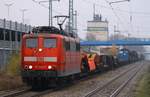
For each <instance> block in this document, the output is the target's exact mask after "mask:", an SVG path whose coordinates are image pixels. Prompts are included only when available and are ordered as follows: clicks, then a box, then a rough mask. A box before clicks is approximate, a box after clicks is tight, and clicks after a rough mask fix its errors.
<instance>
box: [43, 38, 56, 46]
mask: <svg viewBox="0 0 150 97" xmlns="http://www.w3.org/2000/svg"><path fill="white" fill-rule="evenodd" d="M44 47H45V48H56V39H48V38H47V39H44Z"/></svg>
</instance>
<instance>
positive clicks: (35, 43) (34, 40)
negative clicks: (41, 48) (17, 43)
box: [26, 38, 38, 48]
mask: <svg viewBox="0 0 150 97" xmlns="http://www.w3.org/2000/svg"><path fill="white" fill-rule="evenodd" d="M37 46H38V40H37V38H32V39H30V38H27V39H26V47H27V48H37Z"/></svg>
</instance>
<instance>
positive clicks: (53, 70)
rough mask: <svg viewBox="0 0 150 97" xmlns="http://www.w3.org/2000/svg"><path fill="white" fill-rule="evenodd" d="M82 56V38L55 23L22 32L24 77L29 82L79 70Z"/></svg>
mask: <svg viewBox="0 0 150 97" xmlns="http://www.w3.org/2000/svg"><path fill="white" fill-rule="evenodd" d="M80 60H81V58H80V44H79V38H77V37H76V36H75V35H73V34H70V35H67V34H65V32H64V31H63V30H59V29H57V28H55V27H37V28H36V29H34V33H32V34H25V35H24V36H23V39H22V60H21V62H22V78H23V81H24V82H25V83H27V84H28V85H32V86H34V85H37V82H38V83H39V82H40V83H41V84H42V85H43V84H44V83H46V82H50V81H52V80H54V79H55V80H56V79H58V78H62V77H68V76H71V75H74V74H78V73H80V71H81V70H80V63H81V62H80ZM43 81H44V83H43ZM46 84H48V83H46Z"/></svg>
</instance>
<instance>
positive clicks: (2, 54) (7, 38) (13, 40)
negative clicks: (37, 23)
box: [0, 19, 32, 69]
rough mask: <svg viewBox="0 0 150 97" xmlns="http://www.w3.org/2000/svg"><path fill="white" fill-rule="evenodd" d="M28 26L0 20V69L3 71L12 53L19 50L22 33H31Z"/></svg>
mask: <svg viewBox="0 0 150 97" xmlns="http://www.w3.org/2000/svg"><path fill="white" fill-rule="evenodd" d="M31 29H32V27H31V26H30V25H26V24H22V23H17V22H12V21H7V20H6V19H0V69H3V68H4V67H5V65H6V64H7V62H8V59H9V56H10V55H11V54H12V52H13V51H15V52H16V51H17V52H18V51H19V50H20V41H21V39H22V35H23V33H26V32H29V31H31Z"/></svg>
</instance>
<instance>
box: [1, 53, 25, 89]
mask: <svg viewBox="0 0 150 97" xmlns="http://www.w3.org/2000/svg"><path fill="white" fill-rule="evenodd" d="M21 86H24V85H23V82H22V79H21V76H20V54H19V53H13V54H12V55H11V56H10V58H9V60H8V64H7V67H6V69H5V70H4V71H2V72H0V90H9V89H15V88H18V87H21Z"/></svg>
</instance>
